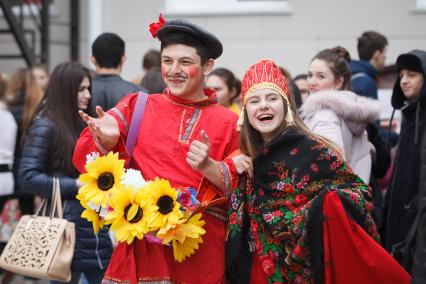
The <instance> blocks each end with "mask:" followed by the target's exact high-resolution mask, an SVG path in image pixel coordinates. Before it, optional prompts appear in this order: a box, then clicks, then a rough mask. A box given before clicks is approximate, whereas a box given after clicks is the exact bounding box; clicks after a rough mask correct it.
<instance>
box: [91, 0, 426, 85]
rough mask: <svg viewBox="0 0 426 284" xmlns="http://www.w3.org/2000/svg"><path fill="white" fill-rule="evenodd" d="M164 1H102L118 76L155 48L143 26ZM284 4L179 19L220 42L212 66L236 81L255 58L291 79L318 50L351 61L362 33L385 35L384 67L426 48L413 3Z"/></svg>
mask: <svg viewBox="0 0 426 284" xmlns="http://www.w3.org/2000/svg"><path fill="white" fill-rule="evenodd" d="M86 1H87V0H86ZM165 1H167V0H162V1H139V0H126V1H114V0H104V1H103V3H104V4H103V9H104V15H105V18H104V23H103V27H104V29H105V30H106V31H107V30H109V31H114V32H117V33H118V34H120V35H121V36H122V37H123V38H124V39H125V40H126V43H127V58H128V61H127V63H126V65H125V68H124V72H123V76H124V77H126V78H130V77H132V76H133V75H134V74H135V73H137V72H138V71H139V70H140V62H141V58H142V55H143V53H144V52H146V51H147V50H148V49H149V48H152V47H159V44H158V42H157V41H156V40H155V39H153V38H152V37H151V35H150V34H149V32H148V24H149V23H151V22H153V21H156V20H157V15H158V13H159V12H160V11H163V10H164V5H165ZM198 1H204V0H198ZM289 6H290V9H291V10H292V12H291V13H290V14H279V15H274V14H269V15H240V16H238V15H230V16H220V15H213V16H185V18H186V19H188V20H190V21H193V22H195V23H197V24H200V25H202V26H203V27H205V28H207V29H208V30H210V31H212V32H213V33H215V34H216V35H217V36H218V37H219V38H220V39H221V40H222V41H223V44H224V53H223V55H222V56H221V57H220V58H219V59H218V60H217V62H216V66H223V67H228V68H230V69H231V70H233V71H234V72H235V73H236V75H238V76H240V77H241V76H242V75H243V73H244V71H245V69H246V68H247V67H248V66H249V65H250V64H252V63H254V62H255V61H256V60H258V59H260V58H272V59H275V60H276V61H277V63H278V64H279V65H282V66H284V67H286V68H288V69H289V70H290V72H291V73H292V74H293V75H296V74H298V73H300V72H305V71H306V69H307V66H308V64H309V61H310V59H311V58H312V57H313V56H314V55H315V54H316V53H317V52H318V51H320V50H321V49H323V48H327V47H333V46H335V45H342V46H344V47H345V48H347V49H348V50H349V51H350V52H351V54H352V56H353V57H354V58H357V52H356V41H357V37H358V36H359V35H360V34H361V33H362V32H363V31H365V30H376V31H379V32H381V33H383V34H385V35H386V36H387V37H388V40H389V43H390V44H389V50H388V60H387V63H388V64H392V63H394V62H395V59H396V57H397V55H398V54H400V53H402V52H406V51H408V50H411V49H414V48H419V49H426V29H424V28H422V27H425V26H426V13H424V12H423V13H421V12H420V13H419V12H417V13H415V12H414V6H415V1H414V0H408V1H400V0H375V1H371V0H357V1H350V0H344V1H342V0H340V1H337V0H316V1H309V0H297V1H296V0H289ZM212 9H213V7H212ZM165 17H166V19H171V18H173V16H171V15H165ZM124 19H126V20H124Z"/></svg>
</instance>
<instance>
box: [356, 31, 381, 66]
mask: <svg viewBox="0 0 426 284" xmlns="http://www.w3.org/2000/svg"><path fill="white" fill-rule="evenodd" d="M387 45H388V40H387V38H386V37H385V36H384V35H382V34H379V33H378V32H375V31H367V32H364V33H363V34H362V35H361V37H359V38H358V56H359V59H360V60H366V61H369V60H370V59H371V58H372V57H373V54H374V53H375V52H376V51H377V50H379V51H380V52H382V51H383V49H384V48H385V47H386V46H387Z"/></svg>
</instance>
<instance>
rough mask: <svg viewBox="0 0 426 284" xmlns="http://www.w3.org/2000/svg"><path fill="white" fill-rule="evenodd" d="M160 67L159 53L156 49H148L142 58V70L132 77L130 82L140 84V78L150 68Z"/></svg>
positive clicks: (141, 78)
mask: <svg viewBox="0 0 426 284" xmlns="http://www.w3.org/2000/svg"><path fill="white" fill-rule="evenodd" d="M154 67H161V53H160V51H158V50H155V49H150V50H148V51H147V52H146V53H145V54H144V56H143V58H142V72H141V73H140V74H138V75H137V76H136V77H135V78H133V79H132V80H131V81H130V82H132V83H133V84H136V85H142V80H143V78H144V77H145V75H146V74H147V73H148V71H149V70H151V68H154Z"/></svg>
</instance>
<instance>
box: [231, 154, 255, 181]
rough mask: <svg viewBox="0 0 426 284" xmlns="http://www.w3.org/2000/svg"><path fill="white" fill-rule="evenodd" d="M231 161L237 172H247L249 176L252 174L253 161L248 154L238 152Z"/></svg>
mask: <svg viewBox="0 0 426 284" xmlns="http://www.w3.org/2000/svg"><path fill="white" fill-rule="evenodd" d="M232 161H233V162H234V164H235V167H236V168H237V173H238V174H242V173H244V172H247V173H248V174H249V175H250V176H252V175H253V163H252V159H251V158H250V157H249V156H246V155H244V154H240V155H238V156H235V157H233V158H232Z"/></svg>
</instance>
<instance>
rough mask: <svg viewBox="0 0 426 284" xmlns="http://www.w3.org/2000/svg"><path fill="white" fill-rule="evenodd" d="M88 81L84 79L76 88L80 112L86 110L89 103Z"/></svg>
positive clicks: (86, 78)
mask: <svg viewBox="0 0 426 284" xmlns="http://www.w3.org/2000/svg"><path fill="white" fill-rule="evenodd" d="M89 88H90V80H89V78H88V77H84V79H83V81H81V83H80V87H78V108H79V109H81V110H86V109H87V106H88V105H89V101H90V92H89Z"/></svg>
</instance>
